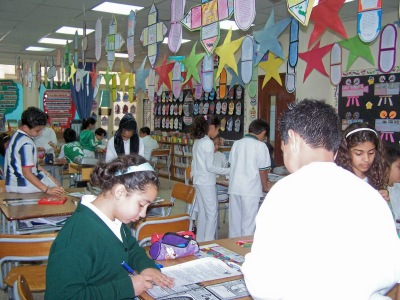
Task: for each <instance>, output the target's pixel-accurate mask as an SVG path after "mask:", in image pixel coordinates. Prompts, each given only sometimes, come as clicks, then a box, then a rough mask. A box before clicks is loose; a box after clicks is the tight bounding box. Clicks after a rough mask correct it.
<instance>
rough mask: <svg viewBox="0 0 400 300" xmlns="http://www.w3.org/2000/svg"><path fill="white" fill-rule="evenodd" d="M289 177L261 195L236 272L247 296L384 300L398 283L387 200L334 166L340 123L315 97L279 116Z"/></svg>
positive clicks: (398, 252) (399, 250) (399, 261)
mask: <svg viewBox="0 0 400 300" xmlns="http://www.w3.org/2000/svg"><path fill="white" fill-rule="evenodd" d="M279 130H280V134H281V138H282V145H281V147H282V151H283V158H284V163H285V166H286V167H287V169H288V170H289V172H290V173H292V174H291V175H288V176H287V177H285V178H283V179H281V180H280V181H278V182H277V183H276V184H275V185H274V186H273V187H272V189H271V190H270V191H269V193H268V194H267V196H266V198H265V200H264V202H263V204H262V206H261V208H260V211H259V213H258V215H257V219H256V232H255V235H254V243H253V245H252V248H251V252H250V253H249V254H247V255H246V257H245V262H244V264H243V266H242V272H243V274H244V278H245V281H246V285H247V288H248V290H249V292H250V294H251V295H252V296H253V298H254V299H284V300H292V299H296V300H303V299H307V300H317V299H318V300H320V299H324V300H338V299H340V300H347V299H348V300H350V299H351V300H354V299H360V300H361V299H362V300H367V299H388V298H386V297H385V296H383V295H384V293H385V292H386V291H387V290H389V289H390V288H391V287H392V286H394V285H395V284H396V283H397V282H399V281H400V240H399V238H398V237H397V234H396V228H395V225H394V222H393V219H392V215H391V212H390V209H389V207H388V205H387V204H386V203H385V201H384V200H383V199H382V197H381V196H380V194H379V193H378V192H377V191H376V190H374V189H373V188H372V187H371V186H370V185H368V183H366V182H364V181H363V180H361V179H359V178H357V177H356V176H355V175H354V174H352V173H350V172H348V171H347V170H344V169H342V168H341V167H338V166H337V165H336V164H335V163H334V157H335V154H336V151H337V149H338V147H339V144H340V140H341V122H340V119H339V117H338V115H337V114H336V113H335V111H334V109H333V108H332V107H331V106H329V105H327V104H325V103H323V102H321V101H312V100H303V101H301V102H299V103H296V104H292V105H291V106H290V107H289V110H288V111H286V112H284V113H283V114H282V116H281V119H280V121H279Z"/></svg>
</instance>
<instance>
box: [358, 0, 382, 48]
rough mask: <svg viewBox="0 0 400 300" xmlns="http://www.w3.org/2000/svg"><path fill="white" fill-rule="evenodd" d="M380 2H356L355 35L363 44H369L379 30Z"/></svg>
mask: <svg viewBox="0 0 400 300" xmlns="http://www.w3.org/2000/svg"><path fill="white" fill-rule="evenodd" d="M381 20H382V1H381V0H375V1H371V0H358V16H357V33H358V36H359V37H360V39H361V40H362V41H363V42H365V43H370V42H372V41H373V40H375V38H376V37H377V36H378V34H379V31H380V30H381V26H382V25H381Z"/></svg>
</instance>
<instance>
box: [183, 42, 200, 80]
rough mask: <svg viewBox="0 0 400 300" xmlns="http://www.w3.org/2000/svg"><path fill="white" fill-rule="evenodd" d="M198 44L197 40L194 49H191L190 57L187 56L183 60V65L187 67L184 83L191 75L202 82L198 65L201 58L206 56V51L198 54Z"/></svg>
mask: <svg viewBox="0 0 400 300" xmlns="http://www.w3.org/2000/svg"><path fill="white" fill-rule="evenodd" d="M196 46H197V42H196V43H194V45H193V48H192V51H190V54H189V57H186V58H185V59H184V60H182V63H183V65H184V66H185V68H186V69H187V74H186V77H185V81H184V82H183V84H185V83H186V82H188V81H189V79H190V78H191V77H193V78H194V80H196V81H197V82H200V77H199V72H198V70H197V65H198V64H199V62H200V60H201V59H202V58H203V57H204V55H205V53H200V54H196Z"/></svg>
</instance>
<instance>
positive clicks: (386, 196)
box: [378, 189, 390, 202]
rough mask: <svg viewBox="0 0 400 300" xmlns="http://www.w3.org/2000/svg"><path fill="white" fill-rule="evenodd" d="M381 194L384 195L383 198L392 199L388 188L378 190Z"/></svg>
mask: <svg viewBox="0 0 400 300" xmlns="http://www.w3.org/2000/svg"><path fill="white" fill-rule="evenodd" d="M378 192H379V194H381V196H382V197H383V199H385V200H386V201H388V202H389V201H390V197H389V191H388V190H386V189H385V190H379V191H378Z"/></svg>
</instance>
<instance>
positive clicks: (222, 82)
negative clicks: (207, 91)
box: [219, 68, 228, 99]
mask: <svg viewBox="0 0 400 300" xmlns="http://www.w3.org/2000/svg"><path fill="white" fill-rule="evenodd" d="M227 78H228V76H227V73H226V69H225V68H223V69H222V72H221V75H220V76H219V98H220V99H225V96H226V92H227V91H228V89H227V86H226V85H227Z"/></svg>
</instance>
